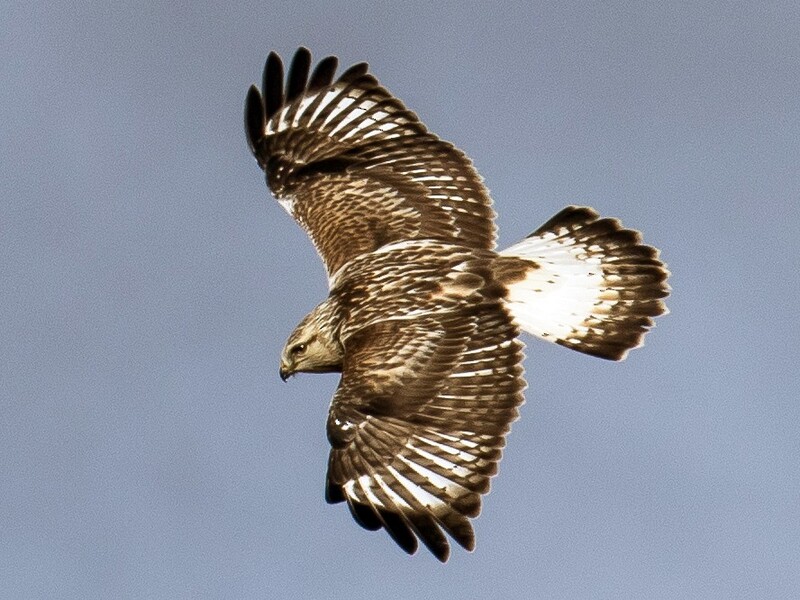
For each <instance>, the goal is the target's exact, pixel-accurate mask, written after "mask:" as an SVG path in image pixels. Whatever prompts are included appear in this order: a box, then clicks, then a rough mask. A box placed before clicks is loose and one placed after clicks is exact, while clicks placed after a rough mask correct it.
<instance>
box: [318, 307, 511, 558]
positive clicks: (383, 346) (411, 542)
mask: <svg viewBox="0 0 800 600" xmlns="http://www.w3.org/2000/svg"><path fill="white" fill-rule="evenodd" d="M517 333H518V331H517V329H516V327H515V326H514V325H513V324H512V323H511V321H510V318H509V317H508V315H507V314H506V313H505V312H504V311H503V310H502V309H501V308H500V307H499V306H497V305H496V304H483V305H478V306H477V307H469V308H466V309H459V310H456V311H453V312H451V313H447V314H445V315H435V316H425V317H421V318H417V319H416V320H412V321H408V320H403V321H384V322H381V323H378V324H375V325H372V326H369V327H367V328H365V329H363V330H361V331H360V332H358V333H356V334H354V335H353V337H351V338H350V339H348V340H347V342H346V352H345V357H346V358H345V364H344V370H343V374H342V381H341V382H340V385H339V389H338V390H337V392H336V394H335V396H334V398H333V402H332V403H331V408H330V413H329V417H328V438H329V439H330V441H331V444H332V446H333V449H332V450H331V454H330V459H329V464H328V477H327V485H326V498H327V500H328V502H330V503H335V502H343V501H346V502H347V505H348V507H349V508H350V511H351V513H352V515H353V517H354V518H355V520H356V521H357V522H358V523H359V524H360V525H362V526H363V527H365V528H367V529H379V528H381V527H383V528H385V529H386V530H387V532H388V533H389V534H390V535H391V537H392V538H393V539H394V540H395V541H396V542H397V543H398V544H399V545H400V546H401V547H402V548H403V549H404V550H405V551H406V552H408V553H409V554H411V553H413V552H415V551H416V549H417V538H419V539H420V540H422V542H423V543H424V544H425V545H426V546H427V547H428V549H430V551H431V552H432V553H433V554H434V555H435V556H436V557H437V558H438V559H439V560H441V561H442V562H444V561H446V560H447V558H448V556H449V553H450V548H449V544H448V541H447V538H446V537H445V535H444V534H443V532H442V530H444V531H445V532H447V533H448V534H449V535H450V536H451V537H452V538H453V539H454V540H455V541H456V542H458V543H459V544H460V545H461V546H463V547H464V548H466V549H468V550H472V549H473V548H474V546H475V537H474V533H473V530H472V526H471V524H470V521H469V518H471V517H475V516H477V515H478V513H479V511H480V504H481V501H480V495H481V494H484V493H486V492H487V491H488V490H489V479H490V478H491V477H492V476H493V475H494V474H495V473H496V472H497V463H498V461H499V460H500V457H501V450H502V448H503V446H504V445H505V435H506V433H507V432H508V430H509V427H510V424H511V422H512V421H514V420H515V419H516V418H517V416H518V412H517V407H518V406H519V405H520V404H522V402H523V397H522V390H523V389H524V387H525V382H524V380H523V378H522V367H521V366H520V364H521V361H522V358H523V356H522V347H523V345H522V343H521V342H518V341H517V340H516V339H515V336H516V335H517Z"/></svg>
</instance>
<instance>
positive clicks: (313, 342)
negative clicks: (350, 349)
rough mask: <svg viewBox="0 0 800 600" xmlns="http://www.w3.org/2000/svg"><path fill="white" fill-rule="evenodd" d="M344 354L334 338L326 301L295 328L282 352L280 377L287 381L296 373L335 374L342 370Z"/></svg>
mask: <svg viewBox="0 0 800 600" xmlns="http://www.w3.org/2000/svg"><path fill="white" fill-rule="evenodd" d="M343 357H344V352H343V351H342V346H341V344H339V342H338V341H337V340H336V339H334V327H333V324H332V322H331V319H330V310H329V307H328V306H327V303H325V302H323V303H322V304H320V305H319V306H318V307H317V308H315V309H314V310H313V311H311V312H310V313H309V314H308V315H306V316H305V317H304V318H303V320H302V321H300V324H299V325H298V326H297V327H295V329H294V331H293V332H292V334H291V335H290V336H289V339H288V340H286V346H284V348H283V352H282V353H281V366H280V375H281V379H283V380H284V381H286V380H287V379H288V378H289V377H291V376H292V375H294V374H295V373H332V372H340V371H341V370H342V359H343Z"/></svg>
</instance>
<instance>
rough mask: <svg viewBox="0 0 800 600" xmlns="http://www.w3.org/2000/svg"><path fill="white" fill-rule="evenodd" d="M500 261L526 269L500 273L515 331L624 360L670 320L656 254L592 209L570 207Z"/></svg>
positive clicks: (662, 270) (663, 274)
mask: <svg viewBox="0 0 800 600" xmlns="http://www.w3.org/2000/svg"><path fill="white" fill-rule="evenodd" d="M500 254H501V258H500V259H499V261H500V262H502V261H504V260H505V261H513V262H514V263H515V264H517V263H519V261H520V260H522V261H525V264H526V268H519V265H518V264H517V268H514V269H509V268H507V267H506V268H504V269H499V272H500V273H502V274H501V275H500V279H501V281H502V282H503V283H504V284H505V285H506V288H507V290H508V291H507V296H506V306H507V307H508V309H509V310H510V312H511V314H512V316H513V317H514V320H515V321H516V323H517V325H518V326H519V327H520V328H521V329H523V330H525V331H527V332H529V333H532V334H533V335H536V336H538V337H540V338H542V339H545V340H548V341H551V342H555V343H556V344H560V345H562V346H566V347H568V348H572V349H573V350H577V351H579V352H584V353H586V354H591V355H594V356H599V357H601V358H607V359H611V360H622V359H623V358H625V356H626V355H627V353H628V351H629V350H631V349H632V348H636V347H637V346H640V345H641V344H642V340H643V338H644V335H645V334H646V333H647V331H648V330H649V329H650V327H652V326H653V319H652V317H657V316H659V315H662V314H665V313H666V312H667V308H666V306H665V304H664V302H663V300H662V298H665V297H666V296H668V295H669V286H668V285H667V284H666V279H667V277H668V276H669V272H668V271H667V269H666V267H665V266H664V263H662V262H661V261H660V260H659V258H658V250H656V249H655V248H653V247H652V246H647V245H644V244H642V236H641V234H640V233H639V232H638V231H633V230H631V229H623V227H622V224H621V223H620V222H619V221H618V220H617V219H608V218H603V219H601V218H600V216H599V215H598V213H597V212H595V211H594V210H593V209H591V208H587V207H577V206H568V207H567V208H565V209H564V210H562V211H561V212H559V213H558V214H557V215H555V216H554V217H553V218H552V219H550V220H549V221H548V222H547V223H545V224H544V225H542V226H541V227H540V228H539V229H537V230H536V231H534V232H533V233H532V234H531V235H530V236H528V237H527V238H525V239H524V240H522V241H521V242H519V243H518V244H515V245H513V246H511V247H510V248H507V249H506V250H504V251H502V252H501V253H500Z"/></svg>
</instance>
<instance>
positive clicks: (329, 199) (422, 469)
mask: <svg viewBox="0 0 800 600" xmlns="http://www.w3.org/2000/svg"><path fill="white" fill-rule="evenodd" d="M337 62H338V61H337V58H336V57H333V56H329V57H327V58H324V59H323V60H321V61H320V62H319V63H318V64H317V65H316V67H315V68H314V70H313V72H312V71H311V53H310V52H309V51H308V50H307V49H305V48H300V49H299V50H298V51H297V53H296V54H295V55H294V58H293V59H292V62H291V66H290V68H289V70H288V75H287V76H286V78H284V68H283V63H282V61H281V59H280V57H279V56H278V55H277V54H275V53H274V52H273V53H271V54H270V55H269V57H268V58H267V61H266V66H265V68H264V74H263V85H262V88H261V89H259V88H258V87H257V86H255V85H253V86H251V87H250V90H249V92H248V94H247V98H246V103H245V116H244V122H245V130H246V134H247V141H248V144H249V146H250V149H251V150H252V152H253V155H254V156H255V158H256V160H257V161H258V164H259V166H260V167H261V168H262V169H263V170H264V172H265V174H266V181H267V185H268V186H269V189H270V191H271V192H272V194H273V195H274V196H275V198H276V199H277V200H278V202H279V203H280V204H281V205H282V206H283V207H284V208H285V209H286V210H287V211H288V212H289V214H290V215H291V216H292V217H293V218H294V219H295V220H296V221H297V222H298V223H299V224H300V225H301V226H302V227H303V229H305V231H306V232H307V233H308V235H309V237H310V238H311V240H312V242H313V243H314V245H315V246H316V248H317V250H318V252H319V254H320V256H321V258H322V260H323V262H324V264H325V268H326V270H327V274H328V285H329V294H328V297H327V298H326V299H325V300H324V301H323V302H322V303H321V304H319V305H318V306H317V307H316V308H315V309H314V310H312V311H311V313H309V314H308V315H307V316H306V317H305V318H304V319H303V320H302V321H301V322H300V324H299V325H298V326H297V327H296V328H295V330H294V331H293V332H292V333H291V335H290V336H289V339H288V341H287V343H286V346H285V348H284V350H283V352H282V355H281V359H280V376H281V378H283V379H284V380H286V379H287V378H288V377H289V376H290V375H293V374H295V373H298V372H310V373H321V372H338V373H341V379H340V381H339V385H338V388H337V390H336V392H335V394H334V396H333V399H332V401H331V404H330V408H329V413H328V420H327V434H328V439H329V441H330V444H331V451H330V457H329V460H328V471H327V478H326V485H325V497H326V499H327V501H328V502H329V503H339V502H344V503H346V504H347V507H348V508H349V509H350V512H351V514H352V516H353V518H354V519H355V520H356V521H357V522H358V523H359V524H360V525H361V526H363V527H365V528H366V529H370V530H377V529H381V528H383V529H385V530H386V531H387V532H388V534H389V535H390V536H391V537H392V539H394V541H395V542H397V544H398V545H399V546H400V547H401V548H402V549H403V550H405V551H406V552H408V553H409V554H412V553H414V552H415V551H416V550H417V547H418V543H419V541H421V542H422V543H423V544H424V545H425V546H427V548H428V549H429V550H430V551H431V552H432V553H433V554H434V555H435V556H436V558H438V559H439V560H440V561H442V562H444V561H446V560H447V559H448V557H449V554H450V547H449V543H448V538H447V536H446V535H445V533H447V534H448V535H449V536H450V537H451V538H452V539H453V540H455V542H457V543H458V544H459V545H461V546H462V547H464V548H465V549H467V550H473V549H474V547H475V536H474V532H473V529H472V525H471V522H470V519H472V518H474V517H476V516H477V515H478V513H479V511H480V507H481V495H482V494H485V493H486V492H488V491H489V482H490V479H491V477H492V476H493V475H495V473H496V472H497V466H498V462H499V461H500V457H501V452H502V449H503V447H504V445H505V438H506V435H507V434H508V432H509V428H510V425H511V423H512V422H513V421H514V420H515V419H516V418H517V417H518V414H519V413H518V409H519V407H520V405H521V404H522V402H523V394H522V392H523V389H524V388H525V385H526V384H525V381H524V379H523V369H522V360H523V354H522V349H523V344H522V343H521V342H520V341H519V340H518V339H517V338H518V337H519V335H520V333H521V332H523V331H525V332H528V333H531V334H533V335H535V336H537V337H539V338H542V339H544V340H547V341H550V342H554V343H556V344H560V345H562V346H566V347H567V348H572V349H573V350H577V351H579V352H583V353H586V354H590V355H593V356H598V357H601V358H606V359H611V360H621V359H623V358H625V356H626V354H627V353H628V351H629V350H630V349H632V348H635V347H637V346H639V345H641V343H642V339H643V337H644V335H645V333H646V332H647V331H648V329H649V328H650V327H651V326H652V325H653V319H652V318H653V317H655V316H658V315H661V314H663V313H665V312H666V308H665V305H664V302H663V300H662V299H663V298H664V297H666V296H667V295H668V292H669V287H668V286H667V284H666V279H667V276H668V272H667V270H666V268H665V266H664V264H663V263H662V262H661V261H660V260H659V258H658V251H657V250H656V249H655V248H653V247H651V246H647V245H644V244H643V243H642V238H641V235H640V234H639V233H638V232H637V231H633V230H631V229H625V228H623V227H622V225H621V224H620V222H619V221H618V220H616V219H609V218H600V216H599V215H598V213H597V212H595V211H594V210H592V209H591V208H586V207H577V206H568V207H566V208H565V209H564V210H562V211H561V212H559V213H558V214H557V215H555V216H554V217H553V218H551V219H550V220H549V221H547V222H546V223H545V224H544V225H542V226H541V227H539V228H538V229H537V230H536V231H534V232H533V233H531V234H530V235H529V236H528V237H527V238H525V239H524V240H522V241H521V242H519V243H518V244H515V245H513V246H511V247H510V248H507V249H505V250H502V251H497V250H496V249H495V236H496V231H495V224H494V217H495V214H494V211H493V209H492V200H491V198H490V196H489V192H488V191H487V189H486V187H485V186H484V184H483V182H482V178H481V177H480V176H479V175H478V173H477V172H476V171H475V169H474V167H473V166H472V163H471V161H470V160H469V159H468V158H467V157H466V156H465V155H464V154H463V153H462V152H461V151H460V150H458V149H457V148H455V147H454V146H453V145H452V144H450V143H448V142H445V141H443V140H441V139H440V138H438V137H437V136H436V135H434V134H432V133H430V132H429V131H428V130H427V129H426V127H425V125H423V124H422V122H421V121H420V120H419V118H418V117H417V116H416V115H415V114H414V113H413V112H411V111H410V110H408V109H407V108H406V107H405V105H404V104H403V103H402V102H401V101H400V100H398V99H397V98H396V97H394V96H393V95H392V94H391V93H389V92H388V91H387V90H386V89H385V88H384V87H382V86H381V84H380V83H379V82H378V80H377V79H376V78H375V77H374V76H373V75H371V74H370V73H369V71H368V65H367V64H366V63H359V64H356V65H354V66H352V67H350V68H349V69H347V70H345V71H344V72H343V73H342V74H341V75H339V77H336V76H335V72H336V68H337ZM284 79H285V81H284Z"/></svg>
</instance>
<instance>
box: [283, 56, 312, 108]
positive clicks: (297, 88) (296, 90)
mask: <svg viewBox="0 0 800 600" xmlns="http://www.w3.org/2000/svg"><path fill="white" fill-rule="evenodd" d="M310 68H311V51H309V49H308V48H306V47H305V46H300V47H299V48H298V49H297V52H295V53H294V58H293V59H292V64H291V66H290V67H289V83H288V85H287V86H286V102H287V103H289V102H291V101H292V100H294V99H295V98H298V97H299V96H300V95H301V94H302V93H303V92H304V91H305V89H306V84H307V83H308V71H309V69H310Z"/></svg>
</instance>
